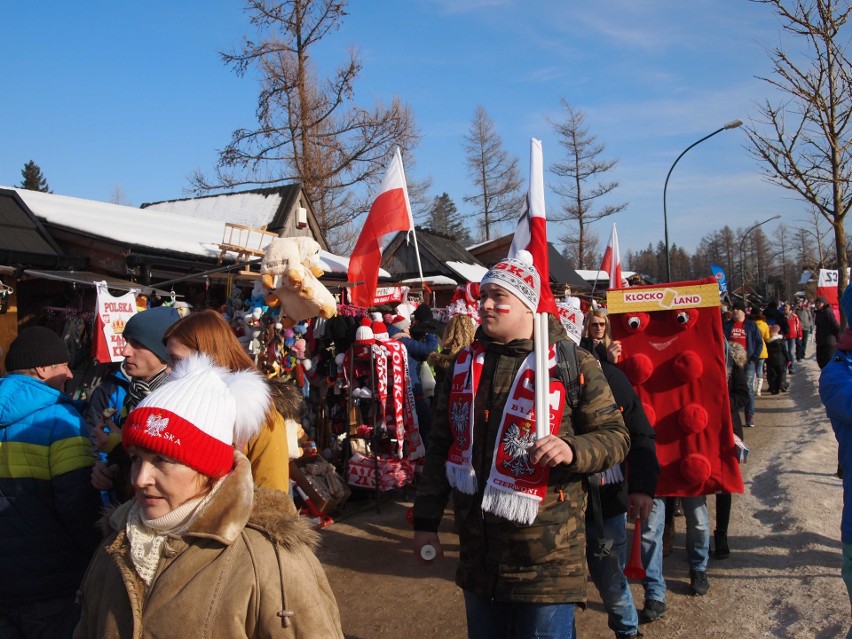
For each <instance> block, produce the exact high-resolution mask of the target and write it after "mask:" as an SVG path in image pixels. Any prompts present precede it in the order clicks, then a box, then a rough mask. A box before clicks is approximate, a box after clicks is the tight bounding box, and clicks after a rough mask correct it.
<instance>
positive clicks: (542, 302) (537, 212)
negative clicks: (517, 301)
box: [509, 138, 558, 315]
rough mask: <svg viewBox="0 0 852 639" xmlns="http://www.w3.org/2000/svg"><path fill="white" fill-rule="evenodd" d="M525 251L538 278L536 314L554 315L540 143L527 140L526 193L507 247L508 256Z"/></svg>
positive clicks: (554, 304) (554, 302)
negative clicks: (539, 279) (518, 218)
mask: <svg viewBox="0 0 852 639" xmlns="http://www.w3.org/2000/svg"><path fill="white" fill-rule="evenodd" d="M521 250H527V251H529V252H530V253H531V254H532V256H533V266H535V268H536V270H537V271H538V274H539V277H540V278H541V296H540V297H539V302H538V312H539V313H551V314H553V315H556V314H557V313H558V311H557V309H556V300H554V299H553V292H552V291H551V290H550V261H549V259H548V256H547V251H548V247H547V215H546V214H545V206H544V160H543V159H542V153H541V140H536V139H535V138H533V139H532V140H531V141H530V190H529V192H528V193H527V197H526V200H525V201H524V208H523V211H522V213H521V219H520V220H518V226H517V228H515V237H514V238H513V239H512V246H511V247H509V257H514V256H516V255H517V254H518V251H521Z"/></svg>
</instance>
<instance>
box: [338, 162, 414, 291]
mask: <svg viewBox="0 0 852 639" xmlns="http://www.w3.org/2000/svg"><path fill="white" fill-rule="evenodd" d="M413 230H414V219H413V218H412V216H411V204H410V203H409V201H408V187H407V186H406V183H405V170H404V169H403V166H402V154H401V153H400V152H399V147H397V149H396V152H395V153H394V156H393V158H392V159H391V161H390V164H389V165H388V170H387V172H386V173H385V177H384V179H383V180H382V183H381V185H380V186H379V193H378V195H377V196H376V199H375V201H373V205H372V206H371V207H370V212H369V213H368V214H367V219H366V220H365V221H364V228H363V229H361V234H360V235H359V236H358V242H356V244H355V248H354V250H353V251H352V257H350V258H349V268H348V269H347V279H348V280H349V282H351V283H353V284H354V286H352V288H351V289H350V290H349V298H350V300H351V303H352V304H353V305H354V306H361V307H363V308H369V307H370V306H372V305H373V301H374V299H375V297H376V286H377V284H378V281H379V266H380V265H381V262H382V249H383V245H384V240H385V238H386V236H387V235H389V234H391V233H396V232H398V231H413Z"/></svg>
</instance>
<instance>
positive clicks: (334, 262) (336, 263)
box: [320, 250, 391, 278]
mask: <svg viewBox="0 0 852 639" xmlns="http://www.w3.org/2000/svg"><path fill="white" fill-rule="evenodd" d="M320 268H322V270H324V271H325V272H326V273H343V274H346V273H347V272H348V271H349V258H348V257H343V256H342V255H335V254H334V253H329V252H328V251H323V250H320ZM379 277H388V278H389V277H391V274H390V273H389V272H388V271H386V270H385V269H383V268H381V267H380V268H379Z"/></svg>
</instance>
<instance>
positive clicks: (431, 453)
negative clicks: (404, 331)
mask: <svg viewBox="0 0 852 639" xmlns="http://www.w3.org/2000/svg"><path fill="white" fill-rule="evenodd" d="M540 287H541V282H540V279H539V275H538V272H537V271H536V270H535V268H534V267H533V264H532V257H531V256H530V255H529V253H527V252H526V251H521V252H519V257H518V258H507V259H504V260H501V261H500V262H498V263H497V264H495V265H494V266H493V267H492V268H491V269H490V270H489V271H488V272H487V273H486V274H485V276H484V277H483V279H482V283H481V286H480V311H479V312H480V317H481V320H482V324H481V326H480V328H479V329H478V330H477V333H476V339H475V340H474V342H473V343H472V344H471V345H470V346H469V347H468V348H466V349H464V350H462V351H461V352H460V353H459V355H458V357H457V358H456V360H455V363H454V366H453V370H452V373H451V374H450V376H449V377H448V378H447V379H446V380H445V382H444V384H443V385H442V387H441V388H440V389H439V390H438V393H437V395H436V405H435V412H434V415H433V422H432V436H431V440H430V445H429V448H428V450H427V452H426V458H425V462H424V468H423V476H422V478H421V482H420V484H419V485H418V490H417V496H416V499H415V502H414V522H413V523H414V531H415V532H414V538H413V545H414V551H415V554H416V555H417V557H419V558H420V561H421V562H422V563H424V564H425V565H428V564H430V563H431V562H432V561H435V559H434V558H441V557H442V556H443V551H442V548H441V543H440V539H439V537H438V534H437V530H438V525H439V523H440V521H441V519H442V517H443V514H444V508H445V506H446V504H447V501H448V500H449V497H450V495H452V496H453V505H454V511H455V521H456V528H457V530H458V533H459V544H460V555H459V567H458V570H457V572H456V584H458V585H459V586H460V587H461V588H462V590H463V592H464V601H465V609H466V613H467V632H468V637H469V638H470V639H486V638H487V639H521V638H526V637H532V636H535V637H552V638H556V637H558V638H559V639H566V638H571V637H574V636H575V629H574V606H575V604H578V603H580V604H582V603H583V602H584V601H585V592H586V580H587V578H586V566H585V556H584V555H585V552H584V551H585V535H584V529H585V525H584V508H585V503H586V495H585V488H584V486H583V477H584V476H585V475H586V474H589V473H594V472H598V471H602V470H604V469H606V468H610V467H612V466H614V465H615V464H618V463H620V462H621V461H622V460H623V459H624V456H625V454H626V453H627V448H628V445H629V435H628V432H627V428H626V427H625V426H624V421H623V420H622V418H621V413H620V412H619V410H618V407H617V405H616V403H615V401H614V399H613V397H612V393H611V392H610V390H609V385H608V384H607V382H606V379H605V378H604V376H603V373H602V372H601V369H600V367H599V366H598V363H597V362H596V361H595V359H594V358H593V357H592V356H591V355H589V354H588V353H586V352H585V351H583V350H582V349H577V350H576V360H577V361H576V362H574V363H573V365H574V367H578V368H579V374H578V375H577V377H576V379H577V380H578V381H580V380H581V379H582V380H584V384H583V386H582V389H581V393H580V394H579V400H578V404H577V405H576V406H573V405H571V404H570V403H568V402H566V401H565V399H564V398H565V395H564V394H563V393H564V390H565V389H564V387H563V385H562V382H561V381H558V374H557V373H556V369H555V368H552V369H551V371H550V373H551V383H550V389H549V392H550V395H549V397H550V401H551V402H552V404H551V405H552V408H551V411H552V412H551V415H553V416H554V419H553V420H552V423H551V434H549V435H547V436H545V437H543V438H541V439H536V436H535V430H536V429H535V419H534V415H533V412H534V411H533V407H534V395H533V393H532V391H531V388H530V386H531V382H532V379H533V378H534V376H535V372H534V369H535V365H536V357H535V353H534V351H533V323H534V322H533V313H534V312H535V310H536V309H537V307H538V303H539V296H540V290H541V288H540ZM550 319H551V322H550V326H549V340H548V341H549V344H550V345H551V347H550V355H549V361H551V362H553V361H554V359H555V358H556V357H557V355H556V351H557V342H558V341H559V340H563V339H566V340H567V339H568V337H567V334H566V333H565V329H564V328H563V327H562V325H561V324H560V322H559V320H558V319H556V318H552V317H551V318H550ZM572 346H573V345H572ZM560 389H562V390H560ZM560 398H561V399H560ZM495 456H496V457H495ZM492 460H495V461H492ZM433 557H434V558H433Z"/></svg>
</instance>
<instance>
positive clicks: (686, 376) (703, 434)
mask: <svg viewBox="0 0 852 639" xmlns="http://www.w3.org/2000/svg"><path fill="white" fill-rule="evenodd" d="M607 307H608V315H609V318H610V323H611V326H612V336H613V338H614V339H617V340H620V341H621V344H622V358H623V359H622V361H620V362H619V363H618V366H619V368H621V369H622V370H623V371H624V373H625V374H626V375H627V377H628V379H629V380H630V382H631V384H633V387H634V388H635V389H636V393H637V394H638V395H639V398H640V400H641V401H642V404H643V407H644V408H645V413H646V415H647V416H648V421H649V422H651V425H652V426H653V427H654V430H655V431H656V434H657V458H658V460H659V462H660V468H661V472H660V476H659V479H658V481H657V495H660V496H663V495H667V496H673V497H696V496H699V495H710V494H713V493H741V492H743V480H742V476H741V475H740V469H739V464H738V461H737V448H736V445H735V443H734V432H733V428H732V426H731V410H730V402H729V397H728V386H727V372H726V368H725V348H724V336H723V334H722V318H721V310H720V308H719V287H718V285H717V284H716V280H715V279H713V278H708V279H705V280H699V281H692V282H676V283H670V284H666V285H663V286H637V287H632V288H625V289H616V290H611V291H609V292H608V293H607Z"/></svg>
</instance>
